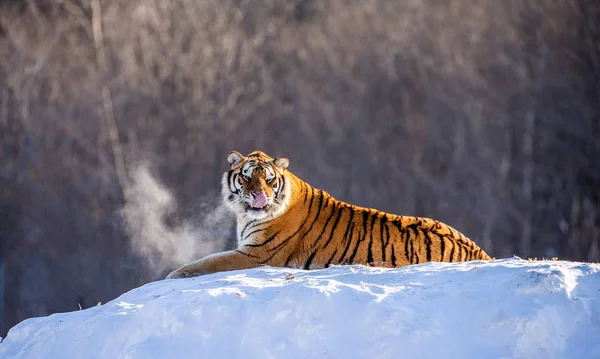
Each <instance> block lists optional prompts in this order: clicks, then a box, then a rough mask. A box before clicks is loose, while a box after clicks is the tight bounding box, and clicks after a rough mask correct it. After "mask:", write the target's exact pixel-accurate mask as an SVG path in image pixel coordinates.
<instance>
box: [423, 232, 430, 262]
mask: <svg viewBox="0 0 600 359" xmlns="http://www.w3.org/2000/svg"><path fill="white" fill-rule="evenodd" d="M423 235H424V236H425V258H427V262H431V237H429V232H427V230H426V229H425V230H423Z"/></svg>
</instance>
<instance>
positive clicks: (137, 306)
mask: <svg viewBox="0 0 600 359" xmlns="http://www.w3.org/2000/svg"><path fill="white" fill-rule="evenodd" d="M213 357H214V358H570V359H575V358H600V265H598V264H584V263H574V262H558V261H557V262H553V261H539V262H531V261H525V260H519V259H516V258H515V259H506V260H497V261H493V262H488V263H485V264H483V263H482V262H471V263H460V264H442V263H428V264H422V265H415V266H410V267H404V268H400V269H380V268H367V267H362V266H352V267H350V266H345V267H344V266H342V267H332V268H329V269H326V270H319V271H302V270H290V269H281V268H270V267H263V268H259V269H252V270H246V271H237V272H227V273H219V274H214V275H209V276H204V277H196V278H190V279H177V280H163V281H158V282H153V283H149V284H147V285H144V286H142V287H140V288H137V289H134V290H132V291H130V292H128V293H125V294H123V295H122V296H121V297H119V298H116V299H115V300H113V301H111V302H108V303H106V304H104V305H101V306H97V307H95V308H90V309H86V310H82V311H77V312H71V313H62V314H54V315H51V316H49V317H43V318H34V319H28V320H26V321H24V322H22V323H20V324H19V325H17V326H15V327H14V328H12V329H11V331H10V332H9V333H8V336H7V337H6V338H5V339H4V341H3V342H2V343H1V344H0V358H3V359H5V358H6V359H8V358H44V359H58V358H110V359H112V358H131V359H133V358H213Z"/></svg>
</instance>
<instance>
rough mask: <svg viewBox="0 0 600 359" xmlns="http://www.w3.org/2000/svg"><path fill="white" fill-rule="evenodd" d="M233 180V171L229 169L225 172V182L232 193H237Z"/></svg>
mask: <svg viewBox="0 0 600 359" xmlns="http://www.w3.org/2000/svg"><path fill="white" fill-rule="evenodd" d="M233 181H235V179H234V178H233V171H229V172H228V174H227V184H228V185H229V190H230V191H231V192H233V193H238V192H239V190H238V189H237V188H235V185H234V184H233Z"/></svg>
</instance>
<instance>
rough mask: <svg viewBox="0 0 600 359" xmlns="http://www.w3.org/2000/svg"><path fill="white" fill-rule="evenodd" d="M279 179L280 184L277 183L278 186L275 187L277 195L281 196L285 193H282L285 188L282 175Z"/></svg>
mask: <svg viewBox="0 0 600 359" xmlns="http://www.w3.org/2000/svg"><path fill="white" fill-rule="evenodd" d="M279 178H280V183H279V186H277V194H279V193H282V194H283V193H285V192H284V188H285V177H284V176H283V175H281V177H279Z"/></svg>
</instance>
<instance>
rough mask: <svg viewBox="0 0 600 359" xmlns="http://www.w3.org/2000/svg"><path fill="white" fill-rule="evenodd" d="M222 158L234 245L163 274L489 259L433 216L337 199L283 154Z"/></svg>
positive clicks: (171, 275) (480, 250)
mask: <svg viewBox="0 0 600 359" xmlns="http://www.w3.org/2000/svg"><path fill="white" fill-rule="evenodd" d="M228 162H229V164H230V170H229V171H227V172H226V173H225V174H224V175H223V179H222V195H223V200H224V203H225V206H226V207H227V208H229V209H230V210H231V211H232V212H233V213H234V214H235V215H236V218H237V237H238V238H237V239H238V248H236V249H234V250H232V251H226V252H221V253H215V254H212V255H210V256H207V257H205V258H202V259H200V260H197V261H195V262H192V263H189V264H186V265H184V266H182V267H181V268H179V269H177V270H176V271H173V272H172V273H171V274H169V276H168V277H167V278H179V277H186V276H192V275H198V274H207V273H213V272H217V271H223V270H234V269H244V268H252V267H257V266H260V265H270V266H277V267H297V268H305V269H313V268H324V267H328V266H330V265H336V264H364V265H372V266H381V267H401V266H405V265H409V264H417V263H423V262H429V261H437V262H462V261H470V260H489V259H491V258H490V257H489V256H488V255H487V254H486V253H485V252H484V251H483V250H482V249H481V248H479V247H478V246H477V245H476V244H475V243H474V242H473V241H471V240H469V239H468V238H466V237H465V236H464V235H463V234H462V233H460V232H459V231H457V230H456V229H454V228H452V227H450V226H449V225H447V224H444V223H442V222H440V221H437V220H434V219H430V218H423V217H411V216H399V215H395V214H390V213H385V212H381V211H378V210H376V209H372V208H363V207H358V206H355V205H352V204H348V203H345V202H342V201H339V200H336V199H335V198H333V197H332V196H331V195H329V194H328V193H327V192H325V191H323V190H320V189H316V188H314V187H312V186H310V185H309V184H308V183H306V182H304V181H303V180H301V179H300V178H298V177H296V176H295V175H294V174H293V173H292V172H290V171H289V170H287V167H288V165H289V161H288V159H287V158H285V157H280V158H276V159H273V158H271V157H269V156H268V155H266V154H264V153H263V152H260V151H256V152H253V153H250V154H249V155H248V156H243V155H241V154H240V153H238V152H231V153H230V155H229V157H228Z"/></svg>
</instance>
